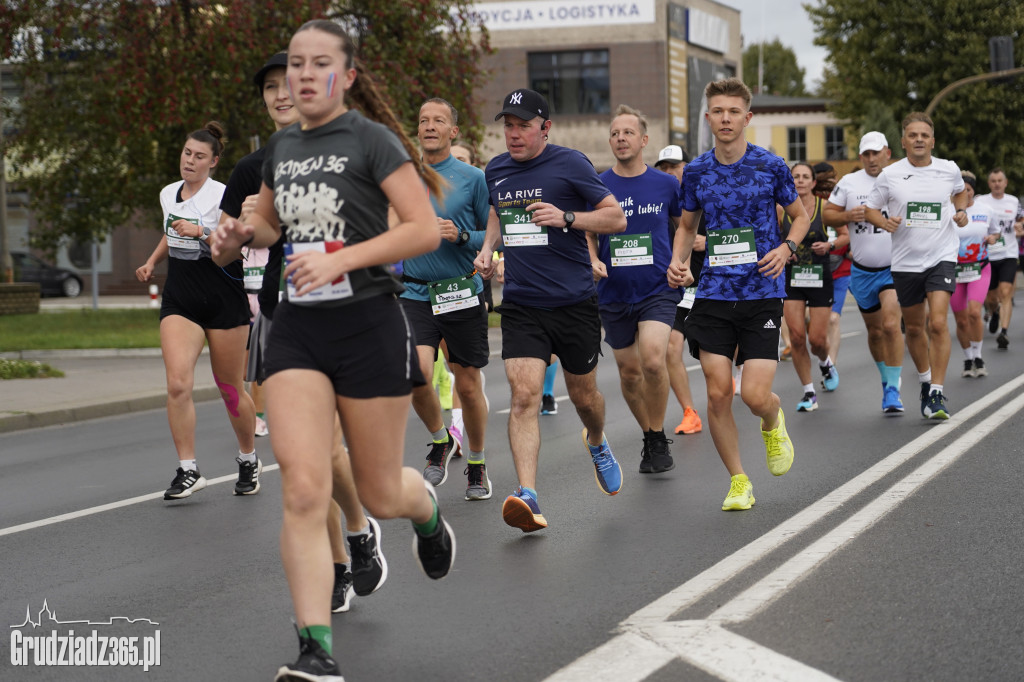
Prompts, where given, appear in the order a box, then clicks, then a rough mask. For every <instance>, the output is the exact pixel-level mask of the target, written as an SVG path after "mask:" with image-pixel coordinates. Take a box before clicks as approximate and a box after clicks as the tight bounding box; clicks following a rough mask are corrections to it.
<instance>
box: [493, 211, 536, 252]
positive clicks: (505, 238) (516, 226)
mask: <svg viewBox="0 0 1024 682" xmlns="http://www.w3.org/2000/svg"><path fill="white" fill-rule="evenodd" d="M498 222H500V223H501V242H502V243H503V244H504V245H505V246H547V243H548V228H547V227H546V226H545V227H541V226H540V225H535V224H533V223H532V222H530V214H529V213H527V212H526V210H525V209H523V208H517V207H510V208H501V209H498Z"/></svg>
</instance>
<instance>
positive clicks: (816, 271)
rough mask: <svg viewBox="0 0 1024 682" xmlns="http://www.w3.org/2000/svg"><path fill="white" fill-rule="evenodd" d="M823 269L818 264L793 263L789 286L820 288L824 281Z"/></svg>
mask: <svg viewBox="0 0 1024 682" xmlns="http://www.w3.org/2000/svg"><path fill="white" fill-rule="evenodd" d="M824 274H825V270H824V268H823V267H822V266H820V265H794V266H793V274H792V276H791V277H790V278H789V286H791V287H801V288H805V289H820V288H821V287H822V286H823V283H824Z"/></svg>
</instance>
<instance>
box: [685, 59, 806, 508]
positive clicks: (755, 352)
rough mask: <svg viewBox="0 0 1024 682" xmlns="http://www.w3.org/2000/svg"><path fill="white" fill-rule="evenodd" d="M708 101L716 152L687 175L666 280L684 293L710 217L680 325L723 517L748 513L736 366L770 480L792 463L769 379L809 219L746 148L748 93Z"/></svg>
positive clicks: (713, 89)
mask: <svg viewBox="0 0 1024 682" xmlns="http://www.w3.org/2000/svg"><path fill="white" fill-rule="evenodd" d="M704 95H705V97H706V98H707V102H708V111H707V113H706V114H705V119H706V120H707V122H708V124H709V126H710V128H711V133H712V135H714V138H715V147H714V148H713V149H711V150H710V151H708V152H705V153H704V154H701V155H700V156H699V157H697V158H696V159H695V160H694V161H693V162H692V163H689V164H687V166H686V170H684V171H683V204H682V207H683V212H682V216H681V218H680V221H679V224H680V226H681V229H680V230H679V231H677V232H676V238H675V244H674V248H673V252H672V263H671V265H670V266H669V268H668V273H667V276H668V281H669V284H671V285H672V286H676V287H678V286H688V285H689V284H690V283H691V282H692V279H693V278H692V275H691V273H690V270H689V268H687V267H686V265H685V263H686V260H687V259H688V258H689V257H690V253H691V250H692V247H693V242H694V237H695V236H696V233H697V220H696V212H697V211H698V210H703V211H704V213H705V214H706V216H707V224H708V241H707V243H708V248H707V251H706V252H705V254H706V255H705V262H704V269H703V271H702V273H701V278H700V283H699V284H698V286H697V297H696V301H695V302H694V304H693V309H692V310H691V311H690V314H689V315H688V316H687V318H686V335H687V336H688V337H689V343H690V352H691V353H692V354H693V356H694V357H695V358H697V359H698V360H699V361H700V364H701V369H703V370H704V378H705V381H706V382H707V393H708V424H709V425H710V428H711V437H712V439H713V440H714V441H715V448H716V449H717V450H718V454H719V456H720V457H721V458H722V463H723V464H724V465H725V468H726V469H727V470H728V472H729V475H730V476H731V481H730V485H729V494H728V495H727V496H726V498H725V501H724V502H723V503H722V509H723V510H724V511H729V510H738V509H750V507H751V506H752V505H753V504H754V490H753V485H752V484H751V483H750V479H749V477H748V476H747V475H746V473H745V472H744V470H743V463H742V459H741V457H740V448H739V433H738V431H737V429H736V421H735V420H734V419H733V415H732V396H733V387H732V363H733V357H734V356H735V357H736V362H737V363H738V364H740V365H743V366H745V367H746V369H745V370H744V372H743V383H742V387H741V395H742V399H743V402H744V403H746V405H747V407H748V408H749V409H750V411H751V412H752V413H753V414H755V415H756V416H758V417H760V418H761V436H762V438H763V439H764V443H765V451H766V456H767V462H768V470H769V471H770V472H771V473H772V474H773V475H775V476H781V475H783V474H785V473H786V472H787V471H789V469H790V467H791V466H792V464H793V442H792V441H791V440H790V438H789V434H788V433H787V432H786V420H785V417H784V416H783V413H782V406H781V403H780V401H779V396H777V395H775V393H773V392H772V388H771V387H772V381H773V380H774V379H775V369H776V367H777V365H778V358H779V325H780V324H781V323H782V300H781V299H782V297H783V296H784V294H785V281H784V280H781V279H779V275H781V274H782V273H783V272H785V269H786V261H788V260H789V258H790V256H792V255H793V254H794V253H796V248H797V247H796V242H801V241H803V238H804V235H805V234H807V229H808V225H809V220H808V218H807V214H806V211H805V210H804V207H803V203H802V202H801V201H800V197H799V196H797V193H796V189H795V187H794V185H793V176H792V174H791V173H790V170H789V168H787V167H786V164H785V162H784V161H783V160H782V159H780V158H779V157H778V156H775V155H774V154H772V153H771V152H768V151H766V150H764V149H763V148H761V147H756V146H754V145H752V144H749V143H747V141H746V139H745V138H744V129H745V128H746V127H747V126H748V125H749V124H750V119H751V117H752V116H753V114H752V113H751V112H750V98H751V95H750V89H749V88H748V87H747V86H746V85H744V84H743V81H741V80H739V79H738V78H727V79H724V80H719V81H713V82H711V83H709V84H708V85H707V87H706V88H705V90H704ZM776 204H781V205H782V206H784V207H785V211H786V214H787V215H789V216H790V218H792V220H793V224H792V227H791V228H790V235H789V237H790V238H789V240H787V241H785V242H784V241H782V238H781V235H780V233H779V224H778V218H777V216H776V213H775V206H776Z"/></svg>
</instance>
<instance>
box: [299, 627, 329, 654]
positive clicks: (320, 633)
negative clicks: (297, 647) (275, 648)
mask: <svg viewBox="0 0 1024 682" xmlns="http://www.w3.org/2000/svg"><path fill="white" fill-rule="evenodd" d="M299 634H300V635H301V636H303V637H307V638H309V639H312V640H314V641H315V642H316V643H317V644H319V645H320V647H321V648H322V649H323V650H324V651H326V652H327V655H328V656H330V655H331V650H332V649H333V648H334V647H333V644H334V638H333V637H331V626H330V625H310V626H308V627H304V628H301V629H300V630H299Z"/></svg>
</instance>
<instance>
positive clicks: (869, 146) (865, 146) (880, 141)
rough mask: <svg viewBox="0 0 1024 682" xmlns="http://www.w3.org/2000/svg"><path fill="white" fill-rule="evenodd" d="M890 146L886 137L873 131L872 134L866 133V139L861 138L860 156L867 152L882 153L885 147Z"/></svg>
mask: <svg viewBox="0 0 1024 682" xmlns="http://www.w3.org/2000/svg"><path fill="white" fill-rule="evenodd" d="M888 146H889V141H888V140H886V139H885V135H883V134H882V133H880V132H878V131H877V130H872V131H871V132H870V133H864V137H862V138H860V151H859V152H858V153H859V154H863V153H864V152H866V151H869V150H870V151H873V152H880V151H882V149H883V148H884V147H888Z"/></svg>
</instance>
